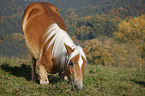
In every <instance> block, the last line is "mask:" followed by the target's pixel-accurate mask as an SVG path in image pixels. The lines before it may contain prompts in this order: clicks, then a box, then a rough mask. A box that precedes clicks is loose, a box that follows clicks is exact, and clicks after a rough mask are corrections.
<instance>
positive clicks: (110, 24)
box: [0, 0, 145, 57]
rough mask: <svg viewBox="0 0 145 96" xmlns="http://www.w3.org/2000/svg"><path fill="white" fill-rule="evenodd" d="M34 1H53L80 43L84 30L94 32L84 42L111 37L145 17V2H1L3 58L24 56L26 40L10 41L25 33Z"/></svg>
mask: <svg viewBox="0 0 145 96" xmlns="http://www.w3.org/2000/svg"><path fill="white" fill-rule="evenodd" d="M33 2H49V3H51V4H53V5H55V6H56V7H57V8H58V9H59V11H60V14H61V16H62V18H63V19H64V22H65V24H66V27H67V30H68V33H69V34H70V35H71V37H74V38H77V39H79V40H80V37H82V35H81V34H80V33H78V32H79V31H82V30H84V32H86V30H87V31H90V32H89V33H87V34H86V33H83V34H86V35H85V37H82V38H81V40H87V39H92V38H96V37H97V36H100V35H101V36H102V35H103V36H104V35H105V36H108V37H110V36H112V35H111V34H112V32H114V31H115V30H116V28H117V27H116V26H117V24H118V23H119V22H120V21H121V20H122V19H125V18H128V17H129V18H130V17H135V16H140V15H142V14H145V0H1V1H0V55H1V56H9V57H11V56H20V54H23V53H20V52H24V51H22V50H26V49H25V48H26V46H22V45H25V43H24V40H18V41H15V40H12V39H10V38H12V37H15V36H16V35H15V34H18V35H17V36H21V35H22V34H23V32H22V30H21V22H22V15H23V12H24V10H25V8H26V7H27V6H28V5H29V4H31V3H33ZM114 16H116V17H117V18H116V17H114ZM118 18H119V19H118ZM87 35H88V36H87ZM21 43H23V44H22V45H21ZM18 45H19V46H18ZM17 47H18V48H17ZM19 47H20V48H19ZM23 48H24V49H23ZM13 52H15V53H14V54H13Z"/></svg>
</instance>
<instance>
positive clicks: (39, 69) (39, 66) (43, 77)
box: [37, 62, 49, 84]
mask: <svg viewBox="0 0 145 96" xmlns="http://www.w3.org/2000/svg"><path fill="white" fill-rule="evenodd" d="M37 63H38V64H37V73H38V75H39V79H40V84H48V83H49V80H48V78H47V71H46V69H45V67H44V65H42V64H41V63H40V62H37Z"/></svg>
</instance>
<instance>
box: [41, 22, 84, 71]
mask: <svg viewBox="0 0 145 96" xmlns="http://www.w3.org/2000/svg"><path fill="white" fill-rule="evenodd" d="M43 36H44V37H47V38H46V40H45V42H44V45H45V44H46V42H47V41H48V40H49V39H50V38H51V37H52V36H54V37H53V38H52V40H51V41H50V43H49V44H48V47H47V49H46V51H47V50H48V48H49V47H50V45H52V44H54V45H53V49H52V53H51V54H52V56H53V58H54V60H55V61H54V63H55V64H61V69H63V67H64V64H66V57H67V56H66V55H67V50H66V48H65V45H64V44H66V45H68V46H70V47H71V48H72V49H75V51H74V52H73V54H71V55H70V56H69V58H68V59H69V60H68V61H67V62H69V61H70V59H72V58H73V57H74V56H76V55H77V54H81V56H83V57H84V58H85V59H86V57H85V54H84V52H83V51H82V48H81V47H79V46H76V45H75V44H74V43H73V41H72V39H71V38H70V36H69V35H68V34H67V33H66V32H65V31H64V30H62V29H60V28H59V26H58V25H57V24H56V23H54V24H52V25H51V26H49V27H48V29H47V31H46V33H45V34H43Z"/></svg>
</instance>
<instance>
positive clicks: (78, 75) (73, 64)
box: [65, 45, 90, 89]
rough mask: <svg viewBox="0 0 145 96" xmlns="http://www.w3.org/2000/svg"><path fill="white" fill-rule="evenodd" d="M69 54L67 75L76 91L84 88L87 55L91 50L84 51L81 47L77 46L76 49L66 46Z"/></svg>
mask: <svg viewBox="0 0 145 96" xmlns="http://www.w3.org/2000/svg"><path fill="white" fill-rule="evenodd" d="M65 46H66V49H67V51H68V53H69V55H68V59H67V68H66V75H67V76H68V79H69V82H71V83H72V85H73V88H74V89H82V88H83V72H84V68H85V65H86V63H87V60H86V57H85V53H86V52H87V51H89V50H90V48H86V49H84V50H83V49H82V48H81V47H80V46H76V47H75V48H74V49H72V48H71V47H69V46H68V45H65Z"/></svg>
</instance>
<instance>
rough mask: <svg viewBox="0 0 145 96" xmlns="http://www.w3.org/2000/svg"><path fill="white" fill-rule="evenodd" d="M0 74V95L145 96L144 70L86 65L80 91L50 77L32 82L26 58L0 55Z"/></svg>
mask: <svg viewBox="0 0 145 96" xmlns="http://www.w3.org/2000/svg"><path fill="white" fill-rule="evenodd" d="M0 73H1V74H0V95H7V96H9V95H11V96H12V95H18V96H20V95H21V96H25V95H27V96H30V95H34V96H35V95H39V96H40V95H41V96H44V95H46V96H47V95H63V96H67V95H80V96H87V95H91V96H99V95H100V96H102V95H105V96H106V95H107V96H115V95H116V96H118V95H121V96H122V95H123V96H127V95H129V96H143V95H145V71H139V70H135V69H122V68H114V67H109V66H106V67H104V66H96V65H89V64H88V65H87V66H86V70H85V73H84V89H83V90H80V91H73V90H72V87H71V85H69V84H67V82H66V81H64V82H54V81H52V80H51V83H50V84H49V85H39V84H37V83H35V82H32V81H31V75H30V74H31V67H30V65H29V61H27V60H22V59H9V58H3V57H0ZM56 78H57V77H56ZM50 79H51V78H50Z"/></svg>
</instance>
